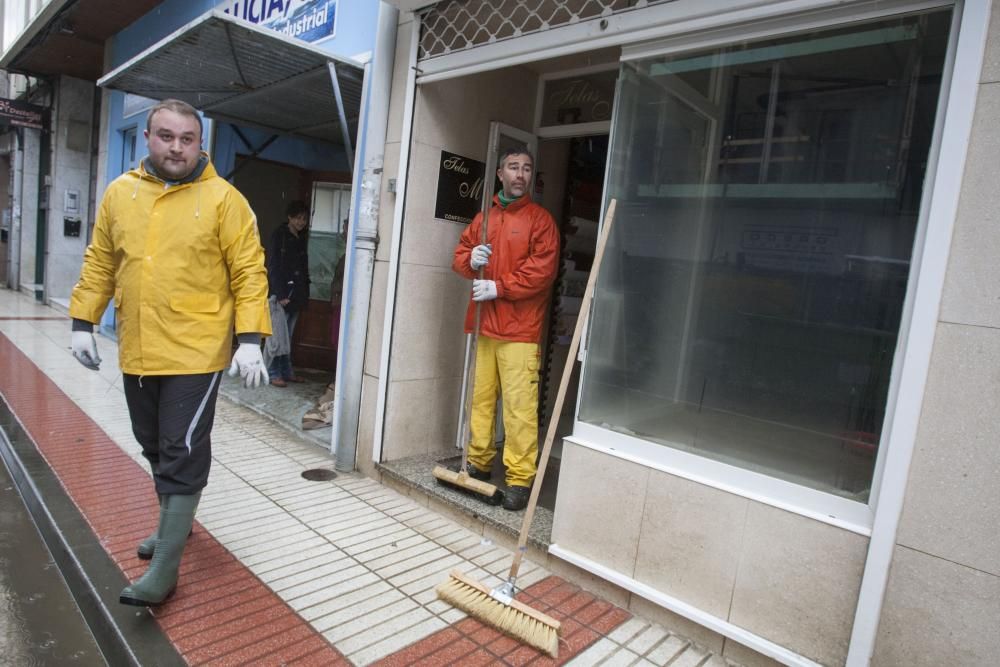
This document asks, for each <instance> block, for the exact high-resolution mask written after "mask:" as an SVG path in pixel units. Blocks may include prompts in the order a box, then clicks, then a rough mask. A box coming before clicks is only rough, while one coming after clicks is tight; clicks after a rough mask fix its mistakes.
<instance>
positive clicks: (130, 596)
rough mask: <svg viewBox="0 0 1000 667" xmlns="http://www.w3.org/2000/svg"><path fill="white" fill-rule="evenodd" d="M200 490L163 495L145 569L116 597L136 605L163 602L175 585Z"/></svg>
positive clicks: (154, 604) (145, 605)
mask: <svg viewBox="0 0 1000 667" xmlns="http://www.w3.org/2000/svg"><path fill="white" fill-rule="evenodd" d="M200 499H201V493H200V492H199V493H196V494H194V495H190V496H178V495H171V496H163V502H162V503H161V505H160V525H159V527H158V528H157V535H158V537H157V540H156V547H155V548H154V550H153V560H152V562H151V563H150V564H149V569H148V570H146V573H145V574H144V575H142V577H140V578H139V580H138V581H136V582H135V583H134V584H132V585H131V586H126V587H125V588H124V589H123V590H122V592H121V595H120V596H119V597H118V601H119V602H121V603H122V604H130V605H135V606H137V607H154V606H156V605H159V604H163V602H165V601H166V599H167V598H169V597H170V595H171V594H172V593H173V592H174V589H175V588H176V587H177V571H178V570H179V569H180V566H181V555H182V554H183V553H184V545H185V544H186V543H187V536H188V534H189V533H190V532H191V524H193V523H194V512H195V510H196V509H198V501H199V500H200Z"/></svg>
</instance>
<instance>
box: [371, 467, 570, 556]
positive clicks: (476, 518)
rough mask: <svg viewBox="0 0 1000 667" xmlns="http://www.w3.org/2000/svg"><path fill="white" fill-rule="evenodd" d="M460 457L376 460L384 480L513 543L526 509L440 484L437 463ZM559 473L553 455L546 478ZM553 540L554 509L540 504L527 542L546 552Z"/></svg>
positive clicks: (543, 552)
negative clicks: (507, 507)
mask: <svg viewBox="0 0 1000 667" xmlns="http://www.w3.org/2000/svg"><path fill="white" fill-rule="evenodd" d="M460 461H461V456H460V455H454V456H448V455H442V453H440V452H438V453H437V454H436V455H434V454H426V455H421V456H413V457H410V458H405V459H399V460H397V461H389V462H386V463H380V464H376V468H377V469H378V471H379V472H380V473H381V474H382V483H383V484H388V485H389V486H392V487H394V488H396V489H397V490H399V491H400V492H402V493H406V494H407V495H409V496H410V497H416V498H419V497H420V496H423V497H425V498H426V499H427V501H428V502H430V501H436V502H435V505H436V509H442V510H444V511H448V513H450V514H452V516H456V518H457V517H462V518H465V519H468V520H472V521H473V522H476V523H480V524H482V525H483V526H485V527H490V528H492V529H494V530H495V531H496V532H497V533H499V534H500V535H504V536H506V537H509V538H511V540H510V541H511V543H513V542H516V541H517V537H518V535H519V533H520V530H521V524H522V522H523V519H524V511H523V510H522V511H520V512H511V511H509V510H505V509H504V508H503V507H500V506H494V505H489V504H487V503H486V502H483V501H482V500H479V498H481V496H478V495H475V494H468V493H464V492H461V491H457V490H455V489H452V488H450V487H447V486H444V485H443V484H440V483H439V482H438V481H437V478H436V477H434V475H433V474H432V471H433V470H434V467H435V466H436V465H445V466H457V464H458V463H459V462H460ZM553 464H555V465H553ZM558 474H559V471H558V461H557V460H555V459H552V460H550V462H549V469H548V470H547V472H546V478H547V479H554V478H556V477H558ZM493 478H494V480H496V479H497V478H498V475H497V474H496V473H494V475H493ZM546 486H547V484H546ZM500 488H501V489H502V488H503V486H502V485H501V486H500ZM466 523H468V521H466ZM551 543H552V510H550V509H548V508H547V507H543V506H542V505H541V504H539V505H538V506H537V507H536V508H535V516H534V518H533V520H532V522H531V530H530V531H529V533H528V545H529V546H531V547H533V548H535V549H538V550H539V551H541V553H542V554H546V553H548V550H549V545H550V544H551Z"/></svg>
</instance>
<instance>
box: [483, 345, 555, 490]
mask: <svg viewBox="0 0 1000 667" xmlns="http://www.w3.org/2000/svg"><path fill="white" fill-rule="evenodd" d="M498 395H502V396H503V428H504V438H505V439H504V445H503V464H504V467H505V468H506V469H507V485H508V486H511V485H513V486H531V482H532V480H533V479H534V478H535V470H536V468H537V465H536V464H537V459H538V345H537V344H536V343H513V342H508V341H502V340H494V339H492V338H487V337H486V336H480V337H479V341H478V343H477V346H476V379H475V385H474V390H473V394H472V414H471V416H470V417H471V418H470V426H471V430H472V441H471V442H470V443H469V462H470V463H472V465H474V466H476V467H477V468H479V469H480V470H489V469H490V468H491V467H492V466H493V459H494V458H495V457H496V454H497V450H496V442H495V439H496V404H497V396H498Z"/></svg>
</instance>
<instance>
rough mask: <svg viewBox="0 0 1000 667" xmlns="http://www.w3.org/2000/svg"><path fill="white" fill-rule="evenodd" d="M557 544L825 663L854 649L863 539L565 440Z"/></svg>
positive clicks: (694, 633) (674, 621) (724, 647)
mask: <svg viewBox="0 0 1000 667" xmlns="http://www.w3.org/2000/svg"><path fill="white" fill-rule="evenodd" d="M594 489H601V493H599V494H595V493H594V492H593V490H594ZM552 540H553V542H554V543H556V544H558V545H559V546H560V547H562V548H565V549H568V550H570V551H573V552H576V553H578V554H580V555H582V556H585V557H587V558H589V559H591V560H593V561H596V562H598V563H600V564H602V565H604V566H606V567H609V568H611V569H613V570H615V571H617V572H620V573H621V574H624V575H626V576H628V577H631V578H633V579H635V580H636V581H638V582H640V583H643V584H646V585H648V586H651V587H652V588H654V589H656V590H658V591H661V592H663V593H666V594H667V595H671V596H673V597H676V598H678V599H680V600H682V601H683V602H685V603H687V604H690V605H693V606H694V607H697V608H698V609H701V610H702V611H705V612H707V613H709V614H712V615H713V616H716V617H718V618H721V619H724V620H726V621H729V622H730V623H733V624H734V625H737V626H739V627H741V628H744V629H746V630H749V631H750V632H753V633H755V634H757V635H760V636H762V637H765V638H767V639H769V640H771V641H773V642H775V643H777V644H780V645H782V646H785V647H786V648H788V649H790V650H792V651H795V652H797V653H800V654H802V655H805V656H808V657H810V658H812V659H813V660H816V661H817V662H820V663H822V664H825V665H836V664H843V662H844V659H845V658H846V656H847V647H848V642H849V640H850V635H851V626H852V624H853V621H854V609H855V605H856V602H857V596H858V590H859V587H860V584H861V574H862V571H863V568H864V562H865V555H866V551H867V548H868V540H867V538H865V537H863V536H860V535H857V534H855V533H851V532H848V531H845V530H842V529H839V528H835V527H833V526H830V525H828V524H825V523H820V522H818V521H815V520H812V519H808V518H805V517H802V516H799V515H796V514H792V513H790V512H786V511H783V510H780V509H776V508H774V507H771V506H768V505H764V504H761V503H758V502H755V501H752V500H749V499H747V498H743V497H741V496H736V495H733V494H731V493H727V492H725V491H720V490H718V489H714V488H711V487H708V486H705V485H702V484H698V483H696V482H691V481H688V480H686V479H682V478H679V477H676V476H674V475H670V474H667V473H664V472H660V471H658V470H653V469H651V468H648V467H646V466H642V465H639V464H636V463H631V462H629V461H625V460H623V459H620V458H617V457H614V456H609V455H607V454H603V453H601V452H597V451H594V450H592V449H589V448H586V447H581V446H579V445H574V444H570V443H565V445H564V448H563V458H562V466H561V470H560V476H559V495H558V498H557V500H556V510H555V524H554V526H553V529H552ZM630 606H631V607H632V608H633V610H634V611H636V613H641V614H644V615H647V616H648V615H650V614H653V616H654V617H656V616H664V617H665V618H664V622H667V623H669V624H670V625H671V626H673V627H679V628H681V629H682V631H684V632H687V633H688V634H689V636H691V637H692V638H694V639H695V640H696V641H699V642H700V643H703V644H705V645H706V646H708V647H710V648H712V649H713V650H714V651H717V652H722V653H723V654H724V655H727V656H729V657H731V658H732V659H734V660H738V661H741V662H745V663H750V664H766V662H767V661H764V660H763V659H762V658H761V657H760V656H758V655H756V654H754V653H752V652H749V651H747V650H746V649H744V648H743V647H739V646H737V645H734V644H733V643H732V642H727V641H724V640H723V638H722V637H721V636H719V635H716V634H714V633H712V632H710V631H708V630H706V629H705V628H701V627H699V626H697V625H695V624H693V623H691V622H689V621H684V620H682V619H679V617H676V616H674V615H672V614H670V613H669V612H666V611H664V610H662V609H658V608H657V607H656V605H654V604H651V603H649V602H648V601H645V600H642V599H640V598H638V597H637V596H632V598H631V602H630Z"/></svg>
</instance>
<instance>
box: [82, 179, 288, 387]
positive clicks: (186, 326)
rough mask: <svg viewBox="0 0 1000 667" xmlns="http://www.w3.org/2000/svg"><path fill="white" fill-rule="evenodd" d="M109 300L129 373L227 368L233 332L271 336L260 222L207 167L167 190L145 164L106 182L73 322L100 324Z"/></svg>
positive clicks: (121, 360) (124, 368) (182, 372)
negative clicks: (112, 302)
mask: <svg viewBox="0 0 1000 667" xmlns="http://www.w3.org/2000/svg"><path fill="white" fill-rule="evenodd" d="M112 296H113V297H114V303H115V313H116V316H117V317H116V319H117V328H118V346H119V347H118V349H119V363H120V365H121V369H122V371H123V372H125V373H128V374H131V375H188V374H193V373H211V372H215V371H218V370H221V369H223V368H225V367H226V366H227V365H228V363H229V360H230V354H231V351H232V335H233V330H234V326H235V331H236V333H238V334H240V333H252V332H259V333H261V334H264V335H270V333H271V318H270V313H269V311H268V305H267V272H266V270H265V268H264V250H263V248H262V247H261V244H260V235H259V232H258V230H257V218H256V216H255V215H254V213H253V211H252V210H251V209H250V205H249V204H248V203H247V200H246V199H245V198H244V197H243V195H241V194H240V193H239V192H238V191H237V190H236V189H235V188H234V187H233V186H231V185H230V184H229V183H227V182H226V181H225V180H223V179H222V178H220V177H219V176H218V174H216V172H215V168H214V167H213V166H212V163H211V162H209V163H208V164H207V165H206V166H205V169H204V171H203V172H202V173H201V175H200V176H199V177H198V178H196V179H195V180H194V181H193V182H191V183H184V184H180V185H172V186H168V185H167V184H165V183H164V182H163V181H162V180H160V179H159V178H157V177H156V176H153V175H152V174H150V173H149V172H148V171H146V170H145V167H144V165H140V166H139V167H138V168H137V169H133V170H131V171H129V172H127V173H125V174H122V175H121V176H120V177H118V178H117V179H115V180H114V181H113V182H112V183H111V185H109V186H108V189H107V191H106V192H105V193H104V198H103V200H102V201H101V208H100V211H99V212H98V215H97V224H96V226H95V228H94V237H93V240H92V241H91V243H90V245H89V246H88V247H87V251H86V253H85V254H84V259H83V268H82V270H81V272H80V281H79V282H78V283H77V284H76V286H75V287H74V288H73V295H72V298H71V300H70V309H69V312H70V316H71V317H73V318H76V319H80V320H85V321H87V322H93V323H97V322H99V321H100V318H101V315H102V313H103V312H104V309H105V308H106V306H107V303H108V300H109V299H110V298H111V297H112Z"/></svg>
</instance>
